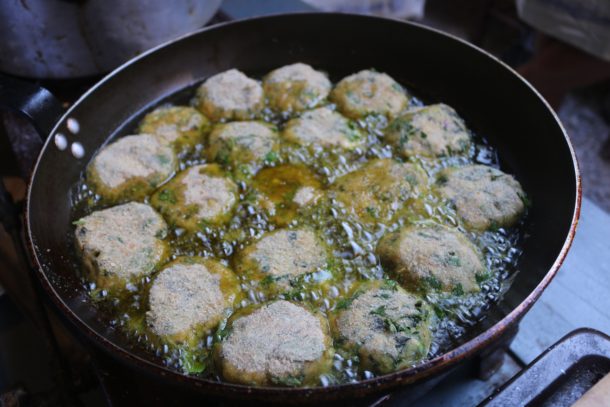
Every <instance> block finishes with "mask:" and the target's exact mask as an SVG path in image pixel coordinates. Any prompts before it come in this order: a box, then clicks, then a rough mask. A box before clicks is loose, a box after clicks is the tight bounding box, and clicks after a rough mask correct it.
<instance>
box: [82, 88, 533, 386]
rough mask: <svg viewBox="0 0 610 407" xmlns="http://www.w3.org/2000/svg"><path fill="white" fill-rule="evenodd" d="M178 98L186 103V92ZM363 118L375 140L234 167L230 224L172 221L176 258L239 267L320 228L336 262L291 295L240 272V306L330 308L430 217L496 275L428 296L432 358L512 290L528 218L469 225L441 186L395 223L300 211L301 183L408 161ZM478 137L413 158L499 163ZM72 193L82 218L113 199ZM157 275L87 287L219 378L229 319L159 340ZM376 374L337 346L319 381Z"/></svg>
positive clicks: (107, 315) (134, 331) (114, 316)
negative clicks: (153, 305) (388, 240)
mask: <svg viewBox="0 0 610 407" xmlns="http://www.w3.org/2000/svg"><path fill="white" fill-rule="evenodd" d="M191 94H192V93H191ZM170 102H172V103H176V104H186V103H187V102H186V100H185V99H184V98H182V99H173V100H170ZM411 105H412V106H421V105H423V103H422V102H421V101H420V100H419V99H417V98H413V99H412V100H411ZM263 119H264V120H265V121H266V122H268V123H271V124H274V125H275V126H277V127H278V129H279V130H280V131H281V129H282V128H283V126H284V125H285V123H286V121H287V118H286V117H282V116H276V115H273V114H271V112H266V113H265V115H264V118H263ZM357 124H358V126H359V127H360V128H362V129H363V130H365V131H366V134H367V137H366V143H365V144H364V145H362V146H361V147H358V148H356V149H354V150H352V151H348V152H346V151H341V150H332V149H322V148H319V147H313V148H305V147H298V146H293V145H284V146H283V147H282V148H281V150H280V152H279V153H278V154H277V157H275V158H274V160H273V162H271V163H268V165H267V167H268V168H266V169H263V170H262V171H261V172H259V175H256V176H254V177H253V176H251V175H250V174H244V173H241V172H240V169H239V168H228V172H229V173H230V175H231V176H232V177H233V179H234V180H235V182H236V183H237V185H238V186H239V203H238V205H237V207H236V209H235V212H234V215H233V217H232V219H231V220H230V221H229V222H227V224H226V225H224V226H221V227H217V226H202V227H201V229H200V230H198V231H197V232H196V233H188V232H186V231H185V230H183V229H180V228H176V227H171V225H170V230H169V234H168V237H167V240H168V242H169V243H170V246H171V247H172V255H171V259H175V258H176V257H178V256H202V257H211V258H215V259H218V260H220V261H221V262H222V263H223V264H225V265H226V266H229V267H230V266H232V265H233V264H234V262H235V260H236V256H237V255H236V253H239V251H240V250H242V249H244V248H245V247H247V246H248V245H249V244H252V243H253V242H255V241H257V240H258V239H259V238H261V237H262V236H263V235H264V234H265V233H267V232H270V231H273V230H275V229H277V228H279V227H288V228H295V227H299V226H303V225H307V226H311V227H313V228H315V229H316V230H317V231H318V232H319V233H320V235H321V237H322V239H323V240H324V242H325V243H326V245H327V247H328V251H329V259H330V261H329V263H328V264H327V266H326V267H324V268H322V269H320V270H318V271H317V272H315V273H313V274H311V275H307V276H304V277H302V278H300V279H298V280H297V281H296V282H294V283H292V284H291V288H290V289H289V290H287V291H284V292H282V293H277V292H274V291H273V290H270V289H269V287H268V286H266V285H265V284H260V283H253V282H252V281H248V280H247V278H246V277H244V276H239V278H240V280H241V288H242V291H243V297H242V299H241V300H239V301H238V302H237V303H236V305H235V311H236V310H239V309H241V308H244V307H250V306H252V305H255V304H260V303H263V302H265V301H268V300H270V299H272V298H284V299H289V300H291V301H295V302H300V303H303V304H304V305H306V306H308V307H309V308H311V309H314V310H317V311H319V312H321V313H323V314H326V315H329V314H331V313H332V312H333V311H334V310H335V308H336V306H337V303H338V301H340V300H341V299H342V298H345V296H346V295H348V293H349V292H350V289H352V288H353V287H354V285H355V284H356V283H357V282H359V281H364V280H369V279H379V278H384V277H387V275H386V273H385V272H384V270H383V268H382V267H381V265H380V263H379V259H378V257H377V256H376V255H375V247H376V245H377V243H378V241H379V239H380V238H381V237H382V236H383V235H384V234H385V233H387V232H389V231H394V230H396V229H398V228H399V227H401V226H402V225H405V224H408V223H411V222H420V221H429V220H434V221H436V222H438V223H441V224H445V225H449V226H454V227H458V228H459V229H460V231H462V232H463V233H465V234H466V235H467V236H468V237H469V238H470V239H471V241H472V242H473V243H475V245H476V246H478V247H479V248H480V250H481V251H482V253H483V254H484V257H485V262H486V265H487V267H488V269H489V271H490V273H489V276H488V278H487V279H486V280H485V281H483V282H481V291H480V292H479V293H476V294H471V295H462V296H453V295H441V294H429V295H428V296H427V300H428V301H429V302H431V303H432V304H433V307H434V310H435V317H434V330H433V336H434V341H433V344H432V347H431V350H430V353H429V355H428V357H429V358H432V357H434V356H437V355H440V354H442V353H444V352H446V351H448V350H450V349H452V348H453V347H455V346H456V345H458V344H459V343H460V339H461V338H463V337H464V336H465V334H467V333H468V331H469V329H470V328H472V326H474V325H475V324H476V323H477V322H479V321H480V320H481V319H482V318H484V317H485V313H486V311H487V310H488V309H489V308H490V307H491V306H492V305H493V304H494V303H495V302H497V301H498V300H499V299H500V298H501V295H502V293H503V292H505V291H506V289H507V288H508V284H509V283H508V282H509V281H510V279H509V277H510V276H511V275H512V274H513V273H514V272H515V271H516V265H517V260H518V258H519V255H520V253H521V249H520V246H521V239H522V235H523V233H522V224H520V225H517V226H516V227H514V228H511V229H498V230H494V231H488V232H484V233H473V232H469V231H467V230H466V229H464V228H463V227H462V226H461V225H460V223H459V221H458V218H457V215H456V213H455V210H454V209H453V208H451V207H450V206H448V205H447V204H446V203H444V202H443V201H442V200H440V199H439V198H438V197H437V196H436V195H434V194H433V193H426V194H424V195H422V196H417V197H415V198H414V199H412V200H410V201H409V202H408V205H406V207H405V209H404V210H403V211H401V213H400V214H399V216H397V217H396V218H395V220H394V221H393V222H392V223H390V224H385V223H381V222H374V223H365V222H360V221H357V220H355V219H353V218H352V217H350V216H347V215H346V214H345V210H344V209H343V208H342V207H341V206H340V205H337V204H336V202H334V201H332V200H329V199H321V200H320V201H319V202H318V204H317V205H315V206H313V207H312V208H310V209H307V210H305V211H297V210H295V208H294V207H291V205H290V194H291V193H293V192H294V189H295V185H299V184H302V185H315V186H316V187H319V188H321V189H322V190H325V189H327V188H328V187H329V186H330V185H331V184H332V183H333V182H334V181H335V180H336V179H337V178H338V177H340V176H342V175H344V174H346V173H348V172H351V171H354V170H356V169H358V168H360V167H361V166H362V165H363V164H364V163H366V162H367V161H369V160H372V159H376V158H394V159H396V160H398V161H405V160H403V159H401V158H400V156H399V155H397V154H396V152H395V151H394V150H393V149H392V148H391V147H390V146H388V145H387V144H386V143H384V140H383V131H382V130H383V128H384V127H385V126H386V125H387V122H386V120H385V118H383V117H377V116H369V117H368V118H366V119H363V120H359V121H358V122H357ZM126 130H133V128H126ZM473 137H474V140H475V144H474V146H473V147H472V148H471V150H470V151H469V153H468V154H467V155H466V156H463V157H445V158H440V159H435V160H430V159H423V158H412V159H411V161H414V162H416V163H418V164H419V165H421V166H422V167H423V168H424V169H425V171H426V172H427V173H428V175H429V177H430V179H431V180H432V179H433V178H434V176H435V174H436V173H437V172H438V171H440V170H442V169H443V168H446V167H448V166H453V165H464V164H468V163H480V164H485V165H491V166H495V167H498V166H499V162H498V158H497V152H496V151H495V150H494V148H493V147H492V146H490V145H488V143H487V142H486V140H485V139H484V138H482V137H480V136H478V135H473ZM203 150H204V146H203V145H198V146H197V147H196V148H195V149H193V150H192V151H187V152H183V153H182V154H181V156H180V166H179V170H183V169H185V168H188V167H191V166H193V165H197V164H202V163H205V162H206V160H205V159H204V158H203V156H204V154H202V152H203ZM304 168H305V170H303V169H304ZM267 174H268V175H267ZM274 183H275V184H276V185H277V188H276V189H274V188H272V187H271V186H270V185H273V184H274ZM263 185H264V187H263ZM257 186H258V188H257ZM261 193H266V194H267V195H270V196H271V201H272V203H273V205H274V206H275V213H274V214H272V215H270V213H269V211H268V207H265V204H264V202H262V201H261V200H260V199H259V198H260V196H261ZM73 200H74V205H73V207H74V214H73V219H79V218H80V217H82V216H84V215H86V214H88V213H91V212H92V211H95V210H99V209H103V208H106V207H108V206H111V205H112V204H113V203H110V202H106V201H104V200H103V199H102V198H100V197H99V196H96V195H95V194H94V193H93V192H92V191H91V189H90V188H89V186H88V185H87V183H86V181H85V180H84V179H83V181H82V182H81V184H79V185H78V186H76V188H75V194H74V196H73ZM148 200H149V197H148V196H147V197H145V198H144V199H143V201H144V202H148ZM154 278H155V274H154V273H153V274H152V275H151V276H148V277H144V278H142V279H140V280H138V281H134V282H131V283H130V284H128V285H127V289H126V290H123V291H121V292H119V293H109V292H107V291H105V290H100V289H98V288H96V287H95V284H94V283H92V282H90V281H89V279H88V278H87V277H86V275H85V274H83V281H84V286H85V287H86V289H87V290H88V291H89V292H90V295H91V298H92V301H94V302H95V303H96V304H97V306H98V307H99V309H100V313H101V315H102V318H103V319H105V320H107V321H108V323H109V324H110V325H112V326H114V327H115V328H117V329H120V330H121V331H122V332H123V333H124V334H125V335H126V336H127V337H128V338H129V340H130V342H131V343H132V345H133V346H134V347H135V348H137V349H140V350H143V351H145V352H146V353H147V354H148V355H150V357H151V358H152V359H157V360H161V361H163V362H164V363H165V364H166V365H168V366H170V367H173V368H175V369H177V370H180V371H184V372H187V373H190V374H195V375H199V376H201V377H206V378H210V379H213V380H219V378H218V375H217V373H216V371H215V369H214V364H213V362H212V356H211V354H212V353H213V348H214V345H215V343H217V342H218V341H219V340H220V339H221V337H222V335H223V328H224V325H225V324H226V319H225V320H224V322H223V323H221V325H220V327H219V328H218V329H217V330H216V331H214V332H200V333H199V335H198V338H197V340H196V341H194V342H191V343H189V344H187V345H184V344H183V345H176V344H172V343H170V342H167V341H164V340H162V339H160V338H158V337H156V336H155V335H154V334H153V333H151V332H150V330H149V329H148V328H147V326H146V322H145V320H146V311H147V303H148V299H147V295H148V294H147V293H148V289H149V287H150V285H151V282H152V281H153V280H154ZM226 316H227V317H228V316H229V315H226ZM373 376H374V375H373V373H371V372H368V371H362V372H361V371H360V370H359V368H358V357H357V355H355V354H352V353H350V352H346V351H345V350H341V349H337V352H336V354H335V356H334V360H333V370H332V371H331V372H328V373H326V374H323V375H322V376H321V377H320V385H323V386H326V385H334V384H339V383H345V382H354V381H358V380H362V379H368V378H371V377H373Z"/></svg>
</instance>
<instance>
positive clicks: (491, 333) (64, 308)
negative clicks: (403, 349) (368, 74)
mask: <svg viewBox="0 0 610 407" xmlns="http://www.w3.org/2000/svg"><path fill="white" fill-rule="evenodd" d="M290 16H313V17H323V18H338V16H342V17H346V18H356V19H362V20H382V21H388V22H392V23H398V24H405V25H411V26H415V27H417V28H418V29H422V30H426V31H429V32H433V33H435V34H436V35H440V36H442V37H445V38H447V39H449V40H453V41H457V42H459V43H461V44H462V45H465V46H467V47H469V48H471V49H472V50H474V51H478V52H479V53H481V54H483V55H484V56H486V57H488V58H490V59H492V60H493V61H494V62H495V63H497V64H500V65H501V66H502V67H503V68H504V69H506V70H508V71H509V72H510V73H512V74H513V75H514V76H516V78H518V79H519V80H520V81H521V82H522V83H523V84H524V85H526V86H527V87H528V88H529V90H530V91H531V92H532V93H533V94H535V95H536V97H537V98H538V99H539V100H540V101H541V102H542V103H543V105H544V106H545V107H546V109H547V110H548V112H549V113H551V115H552V117H553V119H554V120H555V122H556V124H557V125H558V127H559V129H560V130H561V132H562V134H563V137H564V140H565V143H566V145H567V147H568V149H569V152H570V155H571V158H572V164H573V170H574V176H575V180H576V185H575V186H576V188H575V191H574V193H575V198H576V199H575V205H574V211H573V213H572V219H571V224H570V228H569V230H568V233H567V235H566V238H565V240H564V243H563V245H562V248H561V250H560V252H559V254H558V255H557V257H556V259H555V261H554V263H553V265H552V266H551V267H550V269H549V271H548V272H547V273H546V274H545V275H544V277H543V278H542V280H541V281H540V282H539V283H538V284H537V285H536V287H535V288H534V289H533V290H532V291H531V292H530V293H529V294H528V295H527V297H526V298H525V299H524V300H523V301H522V302H521V303H520V304H519V305H517V306H516V307H515V308H514V309H513V310H512V311H511V312H509V313H508V314H507V315H506V316H504V317H503V318H502V319H501V320H499V321H498V322H496V323H495V324H494V325H492V326H491V327H489V328H488V329H487V330H485V331H484V332H482V333H480V334H479V335H477V336H475V337H474V338H472V339H470V340H468V341H466V342H464V343H462V344H461V345H459V346H457V347H455V348H453V349H451V350H450V351H448V352H445V353H444V354H442V355H439V356H437V357H435V358H433V359H429V360H427V361H425V362H423V363H421V364H419V365H416V366H414V367H411V368H407V369H403V370H399V371H396V372H392V373H389V374H385V375H380V376H376V377H374V378H371V379H365V380H360V381H358V382H354V383H343V384H339V385H333V386H327V387H296V388H290V387H269V386H266V387H258V386H247V385H241V384H234V383H229V382H220V381H215V380H210V379H204V378H200V377H197V376H189V375H187V374H183V373H181V372H178V371H176V370H173V369H171V368H169V367H166V366H162V365H160V364H158V363H155V362H153V361H151V360H148V359H145V358H144V357H141V356H139V355H136V354H134V353H132V352H130V351H129V350H128V349H126V348H124V347H122V346H119V345H117V344H115V343H114V342H112V341H110V340H108V339H107V338H106V337H104V336H103V335H102V334H101V333H98V332H97V331H96V330H95V329H93V328H92V327H91V326H90V325H89V324H87V323H86V322H85V321H83V320H82V319H81V318H79V317H78V315H76V314H75V313H74V312H73V311H72V310H71V308H70V307H69V306H68V304H67V303H66V302H65V301H64V300H63V298H62V297H61V296H60V294H59V293H58V292H57V291H56V290H55V287H54V286H53V284H52V283H51V281H50V280H49V278H48V276H47V275H46V273H45V271H44V268H45V266H44V264H43V262H41V259H40V256H39V253H38V250H37V249H36V248H35V244H34V240H33V237H32V236H33V235H32V228H31V222H30V208H31V206H30V202H31V194H32V186H33V185H34V183H35V182H36V175H37V173H38V168H39V165H40V162H41V160H42V158H43V156H44V155H45V153H46V151H47V150H48V149H49V144H50V143H52V137H47V140H46V141H45V143H44V145H43V147H42V149H41V152H40V154H39V155H38V157H37V159H36V163H35V165H34V168H33V170H32V173H31V176H30V180H29V182H28V190H27V198H26V207H25V220H24V222H25V226H26V240H27V246H28V249H29V252H30V256H31V257H32V258H33V259H34V266H35V267H34V268H35V271H36V274H37V276H38V280H39V283H40V284H41V285H42V287H43V288H44V290H45V292H46V293H47V295H48V296H49V297H50V299H51V300H52V303H53V304H54V305H55V306H56V307H57V308H58V309H59V310H60V312H61V313H62V314H63V316H65V317H67V319H68V320H69V321H70V323H71V324H72V325H73V326H75V327H76V328H77V330H78V332H79V333H80V334H83V333H84V334H86V336H87V337H88V339H89V340H91V341H92V342H93V343H94V344H95V345H96V346H98V347H100V348H102V349H103V350H104V351H106V352H108V353H109V354H110V355H111V356H112V357H114V358H115V359H119V360H120V361H121V362H127V361H129V362H131V363H133V364H135V365H136V366H138V367H139V368H141V369H143V370H145V371H148V372H154V373H155V375H156V376H164V377H167V376H170V377H172V378H175V379H177V382H179V383H183V384H186V385H192V386H194V387H199V388H201V389H202V390H204V387H205V388H206V389H205V390H208V391H209V392H211V393H216V394H223V395H228V396H231V395H233V396H238V395H240V394H242V395H245V394H248V395H250V396H252V397H255V398H257V397H258V398H262V397H266V396H274V395H282V396H287V397H289V396H301V397H303V396H304V397H308V396H312V395H314V394H315V395H316V396H318V395H319V396H321V397H324V396H328V398H329V399H331V398H332V395H337V394H339V393H343V392H345V391H350V390H355V389H362V388H375V389H378V390H382V389H385V388H389V387H397V386H400V385H402V384H408V383H411V382H414V381H416V380H418V381H419V380H420V379H425V378H427V377H430V376H432V375H434V374H435V373H437V372H439V371H440V370H445V369H448V368H449V367H450V366H454V365H456V364H457V363H458V362H460V361H462V360H464V359H467V358H469V357H471V356H473V355H475V354H476V353H478V352H479V351H481V350H482V349H484V348H486V347H487V345H489V344H490V343H492V342H493V341H495V340H496V339H498V338H499V337H501V336H502V334H503V333H504V331H503V327H507V326H510V325H513V324H514V323H516V322H518V321H519V319H520V318H521V317H522V316H524V315H525V313H526V312H527V311H528V310H529V309H530V308H531V306H532V305H533V304H534V303H535V302H536V300H537V299H538V298H539V297H540V295H541V294H542V292H543V291H544V289H546V287H547V286H548V285H549V284H550V282H551V281H552V279H553V278H554V277H555V275H556V274H557V272H558V271H559V269H560V267H561V265H562V263H563V261H564V259H565V257H566V255H567V253H568V251H569V249H570V247H571V245H572V242H573V239H574V236H575V233H576V228H577V225H578V221H579V218H580V210H581V204H582V180H581V174H580V168H579V164H578V160H577V157H576V153H575V151H574V148H573V145H572V143H571V140H570V138H569V136H568V134H567V132H566V130H565V128H564V127H563V125H562V123H561V121H560V120H559V117H558V116H557V114H556V112H555V111H554V110H553V109H552V108H551V107H550V105H549V104H548V102H547V101H546V100H545V99H544V98H543V97H542V95H541V94H540V93H539V92H538V91H537V90H536V89H535V88H534V87H533V86H532V85H531V84H530V83H529V82H527V81H526V80H525V79H524V78H523V77H522V76H521V75H519V74H518V73H517V72H516V71H515V70H514V69H513V68H511V67H510V66H508V65H507V64H506V63H504V62H503V61H501V60H499V59H498V58H497V57H495V56H493V55H491V54H490V53H488V52H487V51H485V50H483V49H481V48H479V47H477V46H475V45H473V44H471V43H469V42H467V41H465V40H463V39H461V38H459V37H456V36H454V35H452V34H449V33H446V32H443V31H441V30H438V29H435V28H431V27H427V26H424V25H422V24H419V23H414V22H410V21H404V20H399V19H394V18H384V17H376V16H365V15H360V14H351V13H322V12H299V13H283V14H272V15H265V16H259V17H253V18H249V19H243V20H237V21H230V22H224V23H220V24H217V25H213V26H210V27H205V28H202V29H200V30H197V31H193V32H191V33H188V34H185V35H183V36H180V37H178V38H175V39H173V40H170V41H167V42H165V43H163V44H161V45H158V46H156V47H154V48H152V49H150V50H148V51H146V52H144V53H142V54H140V55H138V56H137V57H135V58H133V59H130V60H129V61H127V62H125V63H124V64H122V65H121V66H119V67H118V68H116V69H115V70H113V71H112V72H110V73H108V74H107V75H106V76H105V77H104V78H102V79H101V80H100V81H98V82H97V83H96V84H95V85H94V86H92V87H91V88H90V89H89V90H87V92H85V93H84V94H83V95H82V96H81V97H80V98H79V99H78V100H77V101H75V102H74V103H73V104H72V106H70V108H69V109H68V110H67V111H66V112H65V113H64V114H63V115H62V117H61V118H59V119H58V121H57V123H56V124H55V126H54V128H53V129H52V130H51V132H50V133H49V135H48V136H50V135H53V134H55V133H56V132H57V131H58V129H59V128H60V126H61V124H62V123H64V121H65V120H66V119H67V118H68V117H70V114H71V113H72V111H73V110H74V109H76V108H77V107H78V106H79V105H80V103H81V102H82V101H83V100H85V99H86V98H88V97H89V96H90V95H91V94H92V93H94V92H95V91H96V90H97V89H98V88H100V87H102V86H103V85H104V84H106V83H107V82H109V81H111V80H112V79H113V77H114V76H115V75H116V74H117V73H119V72H121V71H123V70H125V69H127V68H128V67H130V66H131V65H133V64H135V63H137V62H139V61H140V60H141V59H144V58H146V57H147V56H148V55H150V54H152V53H155V52H157V51H158V50H160V49H163V48H165V47H169V46H171V45H172V44H174V43H177V42H180V41H182V40H184V39H186V38H190V37H192V36H196V35H200V34H201V33H204V32H207V31H211V30H217V29H222V28H223V27H226V26H232V25H235V24H242V23H245V22H251V21H261V20H263V21H264V20H273V19H277V18H289V17H290ZM205 390H204V391H205ZM227 391H230V394H228V393H227Z"/></svg>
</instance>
